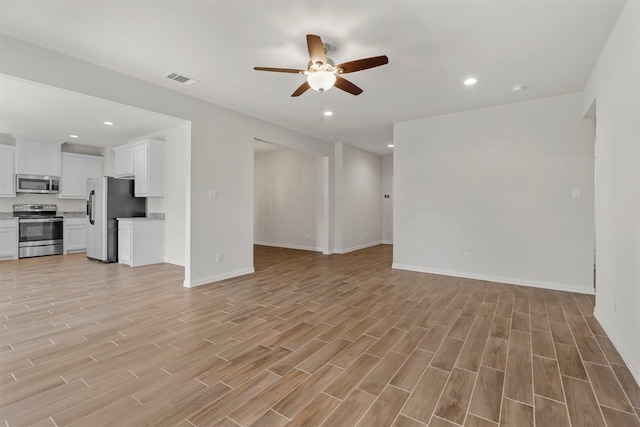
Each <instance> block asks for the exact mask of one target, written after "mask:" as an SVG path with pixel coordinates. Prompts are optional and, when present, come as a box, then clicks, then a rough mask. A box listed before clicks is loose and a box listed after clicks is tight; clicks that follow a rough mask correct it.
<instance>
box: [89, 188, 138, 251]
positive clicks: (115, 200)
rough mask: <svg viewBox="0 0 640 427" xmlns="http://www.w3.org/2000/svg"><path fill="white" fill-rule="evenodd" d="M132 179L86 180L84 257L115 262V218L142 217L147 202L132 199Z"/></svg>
mask: <svg viewBox="0 0 640 427" xmlns="http://www.w3.org/2000/svg"><path fill="white" fill-rule="evenodd" d="M133 184H134V182H133V180H130V179H118V178H112V177H110V176H105V177H102V178H97V179H94V178H89V179H87V193H88V194H87V216H88V217H89V225H88V226H87V258H92V259H96V260H99V261H103V262H118V221H116V218H132V217H140V216H146V214H147V199H146V198H145V197H134V195H133V194H134V189H133Z"/></svg>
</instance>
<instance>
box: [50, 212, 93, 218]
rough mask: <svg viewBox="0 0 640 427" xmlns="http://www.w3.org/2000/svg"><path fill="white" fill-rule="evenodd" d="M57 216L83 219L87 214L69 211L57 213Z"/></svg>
mask: <svg viewBox="0 0 640 427" xmlns="http://www.w3.org/2000/svg"><path fill="white" fill-rule="evenodd" d="M57 215H58V216H61V217H64V218H84V217H85V216H87V213H86V212H85V211H71V212H58V213H57Z"/></svg>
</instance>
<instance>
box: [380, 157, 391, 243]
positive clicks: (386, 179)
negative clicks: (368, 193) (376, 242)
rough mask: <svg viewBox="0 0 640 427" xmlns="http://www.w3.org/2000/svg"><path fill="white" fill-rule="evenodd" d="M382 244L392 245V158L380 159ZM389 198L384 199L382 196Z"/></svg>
mask: <svg viewBox="0 0 640 427" xmlns="http://www.w3.org/2000/svg"><path fill="white" fill-rule="evenodd" d="M382 194H383V198H382V243H386V244H389V245H391V244H393V156H384V157H383V158H382ZM385 194H388V195H389V198H388V199H385V198H384V195H385Z"/></svg>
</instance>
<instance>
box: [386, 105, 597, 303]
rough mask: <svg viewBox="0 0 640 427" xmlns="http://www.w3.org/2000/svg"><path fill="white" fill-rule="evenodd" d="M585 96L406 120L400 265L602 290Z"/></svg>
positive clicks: (399, 152) (397, 178) (399, 160)
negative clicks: (596, 265)
mask: <svg viewBox="0 0 640 427" xmlns="http://www.w3.org/2000/svg"><path fill="white" fill-rule="evenodd" d="M580 102H581V97H580V95H568V96H562V97H557V98H549V99H543V100H537V101H531V102H524V103H519V104H512V105H506V106H501V107H495V108H487V109H482V110H476V111H470V112H464V113H458V114H451V115H446V116H438V117H433V118H427V119H421V120H415V121H411V122H405V123H400V124H397V125H396V126H395V127H394V144H395V147H394V171H395V173H394V189H395V194H394V195H395V201H394V223H393V226H394V267H395V268H401V269H409V270H417V271H426V272H433V273H440V274H447V275H453V276H461V277H471V278H479V279H483V280H492V281H497V282H506V283H513V284H524V285H530V286H537V287H548V288H552V289H562V290H570V291H575V292H583V293H593V239H594V230H593V144H594V135H593V123H592V122H589V121H586V120H583V119H582V114H581V111H580ZM575 188H580V189H581V191H582V198H581V199H573V198H572V189H575ZM465 253H467V256H468V258H469V259H465Z"/></svg>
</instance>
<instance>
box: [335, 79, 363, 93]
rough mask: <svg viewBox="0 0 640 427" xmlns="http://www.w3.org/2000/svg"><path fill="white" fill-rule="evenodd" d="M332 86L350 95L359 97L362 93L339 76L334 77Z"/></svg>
mask: <svg viewBox="0 0 640 427" xmlns="http://www.w3.org/2000/svg"><path fill="white" fill-rule="evenodd" d="M334 86H335V87H337V88H338V89H342V90H343V91H345V92H349V93H350V94H352V95H360V94H361V93H362V89H360V88H359V87H358V86H356V85H354V84H353V83H351V82H350V81H349V80H347V79H343V78H342V77H340V76H336V82H335V84H334Z"/></svg>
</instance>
